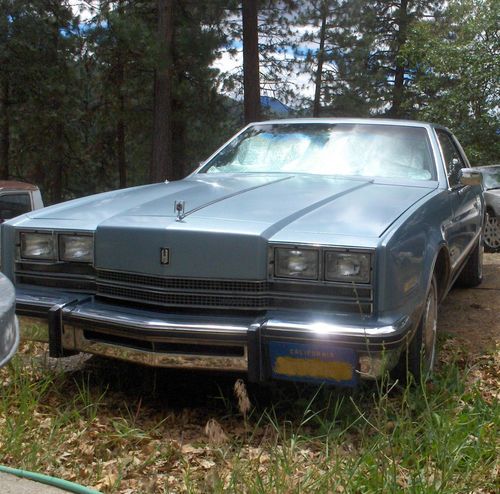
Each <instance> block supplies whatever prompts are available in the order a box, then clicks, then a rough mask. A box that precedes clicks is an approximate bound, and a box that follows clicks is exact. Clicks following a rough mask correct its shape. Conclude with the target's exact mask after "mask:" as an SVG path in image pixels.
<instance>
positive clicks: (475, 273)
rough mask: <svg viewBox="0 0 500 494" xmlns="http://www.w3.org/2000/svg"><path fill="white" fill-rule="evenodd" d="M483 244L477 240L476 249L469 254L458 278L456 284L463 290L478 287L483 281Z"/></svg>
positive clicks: (480, 240)
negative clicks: (463, 288)
mask: <svg viewBox="0 0 500 494" xmlns="http://www.w3.org/2000/svg"><path fill="white" fill-rule="evenodd" d="M482 244H483V242H482V239H481V238H479V240H478V242H477V245H476V247H474V250H473V251H472V252H471V254H470V256H469V259H468V260H467V262H466V264H465V266H464V268H463V269H462V272H461V273H460V276H459V277H458V279H457V284H458V285H460V286H463V287H465V288H472V287H475V286H478V285H480V284H481V282H482V281H483V245H482Z"/></svg>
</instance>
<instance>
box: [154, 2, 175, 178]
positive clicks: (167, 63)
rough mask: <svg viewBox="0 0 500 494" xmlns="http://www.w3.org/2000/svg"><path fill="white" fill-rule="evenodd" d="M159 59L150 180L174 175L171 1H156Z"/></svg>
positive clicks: (155, 87) (155, 84) (155, 86)
mask: <svg viewBox="0 0 500 494" xmlns="http://www.w3.org/2000/svg"><path fill="white" fill-rule="evenodd" d="M157 5H158V42H159V46H160V56H161V60H160V63H159V67H158V68H157V70H156V72H155V82H154V122H153V156H152V161H151V168H150V174H149V175H150V179H151V181H152V182H160V181H162V180H165V179H166V178H168V179H171V178H172V177H173V175H174V171H173V159H172V158H173V157H172V37H173V0H157Z"/></svg>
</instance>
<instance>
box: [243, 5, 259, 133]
mask: <svg viewBox="0 0 500 494" xmlns="http://www.w3.org/2000/svg"><path fill="white" fill-rule="evenodd" d="M257 10H258V9H257V0H242V20H243V86H244V108H245V123H250V122H255V121H258V120H260V77H259V33H258V24H257Z"/></svg>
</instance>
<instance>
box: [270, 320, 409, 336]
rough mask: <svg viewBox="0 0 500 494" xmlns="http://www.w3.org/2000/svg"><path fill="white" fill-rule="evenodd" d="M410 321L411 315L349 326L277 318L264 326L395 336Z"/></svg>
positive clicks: (291, 330)
mask: <svg viewBox="0 0 500 494" xmlns="http://www.w3.org/2000/svg"><path fill="white" fill-rule="evenodd" d="M409 322H410V318H409V317H403V318H402V319H400V320H399V321H397V322H396V323H394V324H392V325H388V326H372V327H370V326H363V327H361V326H348V325H344V324H333V323H329V322H315V323H294V322H284V321H279V320H276V319H270V320H268V321H266V322H265V323H264V325H263V327H264V328H265V329H266V330H269V331H275V332H280V331H283V332H284V331H287V332H292V333H308V334H311V335H318V336H321V335H324V336H333V335H338V336H360V337H366V336H376V337H383V336H394V335H395V334H397V333H398V332H400V331H402V330H403V329H404V328H405V326H407V325H408V323H409Z"/></svg>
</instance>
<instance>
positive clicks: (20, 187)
mask: <svg viewBox="0 0 500 494" xmlns="http://www.w3.org/2000/svg"><path fill="white" fill-rule="evenodd" d="M40 208H43V201H42V194H41V193H40V189H39V188H38V187H37V186H36V185H33V184H27V183H25V182H16V181H14V180H0V224H2V223H3V222H4V221H7V220H10V219H12V218H15V217H16V216H20V215H21V214H24V213H29V212H30V211H33V210H34V209H40ZM1 268H2V266H1V264H0V269H1Z"/></svg>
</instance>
